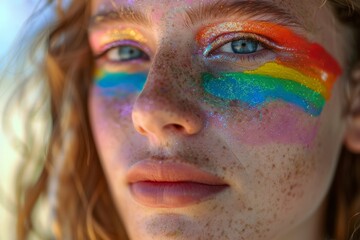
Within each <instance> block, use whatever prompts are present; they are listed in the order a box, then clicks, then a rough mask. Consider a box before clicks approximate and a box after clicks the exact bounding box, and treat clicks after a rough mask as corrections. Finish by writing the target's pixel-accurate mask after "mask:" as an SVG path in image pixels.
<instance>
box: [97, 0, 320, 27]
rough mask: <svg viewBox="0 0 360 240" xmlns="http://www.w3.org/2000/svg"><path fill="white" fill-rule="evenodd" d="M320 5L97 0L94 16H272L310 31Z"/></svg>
mask: <svg viewBox="0 0 360 240" xmlns="http://www.w3.org/2000/svg"><path fill="white" fill-rule="evenodd" d="M321 5H322V1H321V0H302V1H298V0H252V1H249V0H94V1H93V3H92V9H93V10H92V11H93V15H96V16H98V15H105V14H106V13H109V12H119V11H122V12H124V10H125V11H126V12H130V11H129V10H131V11H132V12H133V14H134V13H135V14H137V13H141V16H142V17H143V18H144V19H146V20H148V21H147V22H149V23H151V24H154V25H157V24H160V23H161V22H164V21H169V20H171V21H172V22H173V21H176V20H180V19H182V20H184V18H185V19H186V18H187V17H189V13H193V14H192V15H191V16H190V17H198V18H199V17H200V18H204V17H206V15H216V14H217V16H207V17H214V18H219V17H221V14H222V15H223V16H222V17H226V16H227V15H226V13H227V12H231V11H232V12H236V11H237V12H242V13H243V14H244V15H246V14H250V15H251V14H252V15H254V14H257V15H258V16H259V17H263V18H266V17H267V15H271V14H272V15H275V17H280V20H279V21H287V22H288V23H287V24H289V25H291V24H294V23H296V24H299V25H302V26H303V27H304V28H305V29H311V28H313V26H312V25H313V23H314V19H313V17H314V16H315V15H318V13H317V12H318V11H319V9H320V6H321ZM209 13H211V14H209ZM184 16H185V17H184ZM281 17H283V18H281ZM196 20H199V19H196ZM200 20H202V19H200ZM265 20H267V19H265ZM144 22H145V21H144Z"/></svg>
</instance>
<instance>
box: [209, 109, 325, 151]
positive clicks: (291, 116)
mask: <svg viewBox="0 0 360 240" xmlns="http://www.w3.org/2000/svg"><path fill="white" fill-rule="evenodd" d="M229 112H231V113H228V114H226V115H225V116H226V117H224V116H220V114H212V115H211V118H212V120H213V123H214V124H215V125H216V127H220V128H222V127H225V126H224V125H226V127H227V128H228V129H229V130H230V139H231V140H233V141H235V142H238V143H240V144H245V145H250V146H260V145H265V144H299V145H300V146H303V147H311V146H312V145H313V142H314V139H315V137H316V135H317V131H318V125H319V124H318V122H319V120H318V118H316V117H312V116H310V115H308V114H306V113H304V112H303V111H302V110H301V109H299V108H298V107H296V106H292V105H289V104H286V103H281V102H274V103H269V104H267V105H266V106H265V107H263V108H261V109H257V108H256V109H252V110H251V109H248V110H229ZM221 115H222V114H221Z"/></svg>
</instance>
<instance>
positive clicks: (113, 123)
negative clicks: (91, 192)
mask: <svg viewBox="0 0 360 240" xmlns="http://www.w3.org/2000/svg"><path fill="white" fill-rule="evenodd" d="M322 2H323V1H320V0H319V1H313V0H306V1H297V0H266V1H263V0H255V1H239V0H238V1H231V0H229V1H218V0H217V1H215V0H201V1H192V0H177V1H166V0H154V1H150V0H143V1H141V0H139V1H135V0H126V1H125V0H123V1H120V0H119V1H110V0H96V1H94V3H93V15H94V17H93V18H92V20H91V25H90V28H89V36H90V43H91V47H92V50H93V52H94V55H95V56H96V66H97V67H96V72H95V74H94V82H93V85H92V88H91V94H90V100H89V108H90V113H91V116H90V118H91V122H92V128H93V134H94V137H95V141H96V144H97V148H98V152H99V155H100V159H101V163H102V166H103V169H104V171H105V174H106V177H107V180H108V183H109V186H110V189H111V192H112V196H113V199H114V202H115V204H116V206H117V208H118V212H119V214H120V215H121V217H122V219H123V221H124V224H125V226H126V229H127V231H128V233H129V235H130V238H131V239H141V240H144V239H206V240H208V239H252V240H256V239H295V238H292V237H294V236H298V237H300V238H299V239H312V238H311V237H313V238H316V237H319V236H321V235H316V234H321V233H319V230H320V229H321V221H320V219H321V217H322V216H323V215H322V214H323V212H322V209H323V208H322V207H321V206H324V205H323V204H322V203H323V201H324V198H325V195H326V193H327V190H328V188H329V185H330V183H331V180H332V176H333V173H334V169H335V167H336V164H337V157H338V153H339V149H340V146H341V142H342V137H343V128H344V124H343V119H342V116H341V115H342V101H341V99H342V98H343V96H342V81H341V80H340V79H341V75H342V74H341V73H342V70H341V69H342V66H343V65H344V59H345V57H346V52H345V49H346V47H347V46H346V44H345V42H344V41H343V40H342V37H341V34H343V32H342V29H341V27H340V26H339V25H338V24H337V22H336V20H335V17H334V16H333V14H332V12H331V11H330V7H329V6H328V5H329V4H326V5H325V6H323V7H320V6H321V3H322ZM311 226H313V228H311ZM301 236H303V237H301ZM305 236H307V237H305ZM317 239H320V238H317Z"/></svg>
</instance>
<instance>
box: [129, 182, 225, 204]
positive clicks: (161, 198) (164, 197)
mask: <svg viewBox="0 0 360 240" xmlns="http://www.w3.org/2000/svg"><path fill="white" fill-rule="evenodd" d="M226 187H227V185H207V184H202V183H195V182H151V181H144V182H136V183H132V184H131V185H130V189H131V192H132V195H133V196H134V198H135V200H136V201H137V202H138V203H140V204H142V205H145V206H147V207H153V208H180V207H186V206H188V205H193V204H196V203H199V202H201V201H205V200H208V199H209V198H211V197H213V196H214V195H216V194H217V193H220V192H221V191H223V190H224V189H225V188H226Z"/></svg>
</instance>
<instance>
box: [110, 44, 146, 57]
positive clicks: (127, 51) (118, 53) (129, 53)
mask: <svg viewBox="0 0 360 240" xmlns="http://www.w3.org/2000/svg"><path fill="white" fill-rule="evenodd" d="M143 57H144V53H143V51H141V50H140V49H138V48H136V47H133V46H119V47H116V48H114V49H112V50H110V51H109V52H108V58H109V60H111V61H130V60H134V59H141V58H143Z"/></svg>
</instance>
